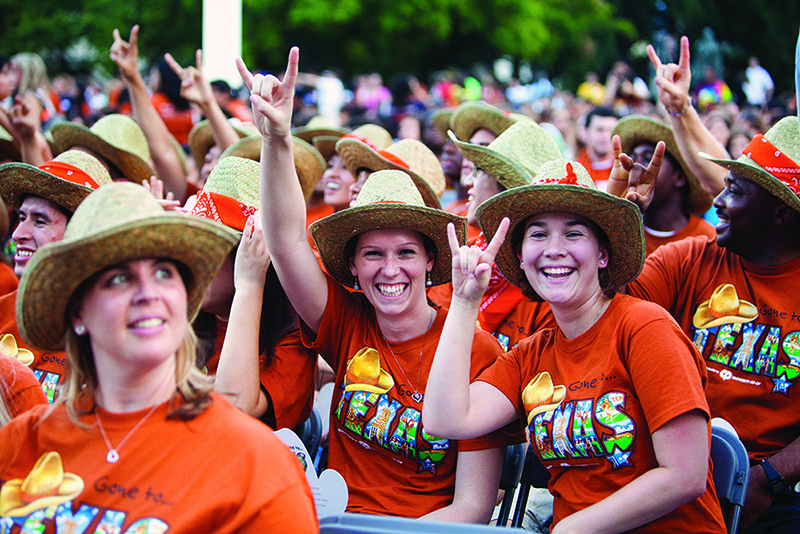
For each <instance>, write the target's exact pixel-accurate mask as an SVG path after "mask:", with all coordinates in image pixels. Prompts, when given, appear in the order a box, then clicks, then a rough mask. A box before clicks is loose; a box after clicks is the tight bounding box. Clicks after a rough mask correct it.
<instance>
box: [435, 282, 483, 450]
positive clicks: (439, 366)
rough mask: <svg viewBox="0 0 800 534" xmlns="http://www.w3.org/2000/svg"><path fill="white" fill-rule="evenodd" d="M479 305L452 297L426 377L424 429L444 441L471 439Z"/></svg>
mask: <svg viewBox="0 0 800 534" xmlns="http://www.w3.org/2000/svg"><path fill="white" fill-rule="evenodd" d="M479 304H480V303H479V302H473V301H468V300H465V299H462V298H459V297H457V296H455V295H454V296H453V299H452V300H451V303H450V309H449V311H448V313H447V319H446V320H445V323H444V327H443V328H442V334H441V336H440V337H439V345H438V347H437V348H436V355H435V357H434V359H433V364H432V365H431V370H430V374H429V375H428V385H427V386H426V388H425V403H424V405H423V408H422V420H423V422H424V424H425V428H426V430H427V431H428V432H429V433H431V434H434V435H437V436H442V437H447V438H456V439H458V438H466V437H474V436H473V435H471V433H470V429H469V428H468V426H467V421H468V416H469V408H470V402H469V401H470V395H469V392H470V354H471V351H472V341H473V338H474V336H475V326H474V325H475V323H476V321H477V320H478V308H479Z"/></svg>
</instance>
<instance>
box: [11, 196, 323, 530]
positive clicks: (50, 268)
mask: <svg viewBox="0 0 800 534" xmlns="http://www.w3.org/2000/svg"><path fill="white" fill-rule="evenodd" d="M235 242H236V238H235V236H234V235H233V234H232V233H231V232H230V231H229V230H228V229H227V228H225V227H224V226H222V225H219V224H217V223H214V222H211V221H208V220H203V219H200V218H195V217H188V216H185V215H182V214H178V213H167V212H164V211H163V210H162V209H161V207H160V205H159V204H158V202H157V201H156V200H155V199H154V198H153V197H152V196H151V195H150V194H149V193H148V192H147V191H146V190H145V189H144V188H143V187H141V186H139V185H135V184H131V183H116V184H111V185H107V186H104V187H101V188H100V189H98V190H97V191H96V192H95V193H93V194H91V195H89V196H88V197H87V199H86V200H85V201H84V202H83V203H82V204H81V205H80V206H79V208H78V209H77V210H76V211H75V214H74V215H73V217H72V219H71V221H70V225H69V226H68V228H67V231H66V233H65V234H64V239H63V241H61V242H59V243H53V244H50V245H47V246H45V247H42V248H41V249H40V250H38V251H37V253H36V255H35V256H34V257H33V258H32V259H31V262H30V264H29V265H28V268H27V269H26V270H25V276H24V277H23V279H22V280H21V282H20V289H19V298H18V301H17V302H18V304H19V307H18V321H19V327H20V332H21V333H22V336H23V337H24V338H25V340H26V341H27V342H28V343H30V344H31V345H33V346H36V347H39V348H42V349H49V350H56V349H58V348H60V347H61V346H62V344H63V341H64V339H66V352H67V358H68V360H69V366H68V368H67V373H68V377H67V383H66V389H65V391H63V392H62V394H61V396H60V397H59V399H58V401H57V403H56V404H54V406H53V408H52V409H50V410H48V409H47V407H42V408H41V409H39V408H35V409H33V410H30V411H28V412H27V413H26V414H24V415H23V416H21V417H18V418H17V419H15V420H14V421H12V422H11V423H9V424H8V425H7V426H5V427H4V428H3V429H2V430H1V431H0V479H2V480H5V481H6V482H5V483H4V485H3V487H2V490H1V491H0V516H1V517H3V518H9V520H10V521H12V522H14V523H19V524H28V523H27V522H30V521H38V522H42V523H43V524H45V525H47V524H48V523H52V524H53V525H55V524H59V525H60V524H62V523H63V522H66V523H67V524H69V523H72V524H76V525H83V528H89V527H92V525H94V526H93V527H92V528H93V529H94V530H98V531H99V530H103V529H105V528H113V529H116V530H119V531H128V530H130V531H133V530H136V529H137V528H144V529H145V530H147V531H148V532H151V531H152V532H155V531H157V532H170V533H173V532H175V533H177V532H186V533H188V532H231V533H233V532H254V531H265V532H266V531H268V532H316V530H317V521H316V515H315V512H314V505H313V502H312V499H311V493H310V490H309V488H308V485H307V483H306V480H305V476H304V474H303V472H302V470H301V469H300V466H299V463H298V462H297V461H296V459H295V457H294V456H293V455H292V453H291V452H290V451H289V450H288V449H287V448H286V447H285V446H284V445H283V444H282V443H281V442H280V441H279V440H278V439H277V438H276V437H275V436H274V435H273V434H272V432H270V430H269V429H268V428H267V427H266V426H264V425H262V424H261V423H259V422H258V421H256V420H254V419H252V418H250V417H249V416H247V415H245V414H243V413H241V412H240V411H239V410H238V409H236V408H235V407H233V406H232V405H231V404H229V403H228V402H227V401H226V400H225V399H224V398H223V397H221V396H219V395H218V394H216V393H214V392H213V391H212V390H211V388H210V382H209V380H208V379H207V378H206V377H204V376H203V375H202V374H201V373H200V371H199V370H198V368H197V367H196V365H195V357H196V356H195V337H194V333H193V332H192V330H191V327H190V326H189V317H191V316H192V315H194V314H195V313H196V311H197V309H198V308H199V306H200V303H201V302H202V299H203V294H204V293H205V290H206V288H207V287H208V284H209V283H210V282H211V280H212V278H213V277H214V274H215V273H216V271H217V269H218V268H219V266H220V264H221V263H222V260H223V259H224V257H225V256H226V254H227V253H228V251H229V250H230V248H231V246H232V245H233V244H234V243H235ZM187 466H190V467H187ZM222 489H224V491H221V490H222ZM50 507H57V508H55V515H53V514H50V513H48V514H45V509H51V508H50ZM73 510H75V512H74V513H73ZM290 510H291V512H289V511H290Z"/></svg>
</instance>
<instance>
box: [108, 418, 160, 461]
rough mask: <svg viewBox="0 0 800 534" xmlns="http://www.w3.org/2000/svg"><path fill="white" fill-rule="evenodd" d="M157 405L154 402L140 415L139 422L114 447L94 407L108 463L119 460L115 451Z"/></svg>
mask: <svg viewBox="0 0 800 534" xmlns="http://www.w3.org/2000/svg"><path fill="white" fill-rule="evenodd" d="M159 406H160V404H156V405H155V406H153V407H152V408H150V411H149V412H147V415H145V416H144V417H142V418H141V419H140V420H139V422H138V423H136V426H134V427H133V428H132V429H131V431H130V432H128V433H127V434H126V435H125V437H124V438H122V441H120V442H119V445H117V446H116V447H112V446H111V442H110V441H108V436H106V431H105V429H104V428H103V423H101V422H100V415H99V414H98V413H97V408H95V410H94V417H95V419H97V426H98V428H100V434H101V435H102V436H103V441H105V442H106V447H108V454H106V461H107V462H108V463H110V464H115V463H117V462H118V461H119V452H117V451H118V450H119V449H121V448H122V446H123V445H124V444H125V442H126V441H128V439H129V438H130V437H131V436H132V435H133V433H134V432H136V431H137V430H138V429H139V427H140V426H142V425H143V424H144V422H145V421H147V418H148V417H150V416H151V415H153V412H155V411H156V408H158V407H159Z"/></svg>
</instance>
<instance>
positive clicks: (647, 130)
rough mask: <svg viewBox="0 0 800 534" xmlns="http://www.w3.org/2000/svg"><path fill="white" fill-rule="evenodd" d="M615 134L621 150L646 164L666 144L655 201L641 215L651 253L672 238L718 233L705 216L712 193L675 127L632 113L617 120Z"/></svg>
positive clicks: (647, 246) (673, 239) (675, 239)
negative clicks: (689, 158)
mask: <svg viewBox="0 0 800 534" xmlns="http://www.w3.org/2000/svg"><path fill="white" fill-rule="evenodd" d="M613 135H619V136H620V141H621V142H622V151H623V152H624V153H625V154H629V155H630V156H631V157H632V158H633V160H634V161H638V162H639V163H642V164H643V165H647V163H648V162H649V161H650V160H651V159H652V158H653V153H654V152H655V149H656V144H657V143H658V142H659V141H664V143H666V145H667V150H666V152H665V153H664V156H665V157H664V159H663V160H662V162H661V169H660V170H659V172H658V176H657V177H656V183H655V189H654V190H653V200H652V202H650V206H649V207H648V208H647V211H646V212H644V214H643V215H642V216H643V218H644V242H645V249H646V251H647V255H648V256H649V255H650V254H652V253H653V252H654V251H655V250H656V249H657V248H658V247H660V246H661V245H666V244H667V243H672V242H673V241H680V240H681V239H685V238H687V237H692V236H700V235H702V236H708V237H713V236H714V235H716V234H715V232H714V228H713V227H712V226H711V225H710V224H708V223H707V222H705V221H704V220H703V219H702V217H703V214H704V213H705V212H706V211H708V209H709V208H710V207H711V201H712V198H711V195H709V194H708V192H706V190H705V189H703V185H702V184H701V183H700V179H699V178H698V177H697V175H695V173H694V172H693V171H692V169H691V168H690V167H689V165H688V164H687V163H686V160H685V159H684V158H683V155H682V154H681V150H680V147H679V146H678V143H677V141H676V140H675V134H674V132H673V131H672V128H670V127H669V126H667V125H666V124H664V123H662V122H659V121H655V120H653V119H650V118H648V117H643V116H638V115H631V116H628V117H625V118H623V119H622V120H620V121H619V122H618V123H617V126H616V127H615V128H614V131H613V132H612V136H613Z"/></svg>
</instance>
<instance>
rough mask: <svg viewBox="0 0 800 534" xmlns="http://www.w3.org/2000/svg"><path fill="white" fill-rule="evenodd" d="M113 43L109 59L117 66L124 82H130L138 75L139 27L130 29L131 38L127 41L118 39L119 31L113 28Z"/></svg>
mask: <svg viewBox="0 0 800 534" xmlns="http://www.w3.org/2000/svg"><path fill="white" fill-rule="evenodd" d="M113 35H114V43H113V44H112V45H111V52H110V53H109V57H110V58H111V61H113V62H114V63H116V64H117V67H119V72H120V74H122V77H123V78H125V79H126V80H132V79H134V78H135V77H136V75H138V74H139V49H138V47H137V40H138V36H139V25H138V24H137V25H135V26H134V27H133V28H131V36H130V37H129V39H128V41H125V40H124V39H122V37H120V35H119V30H118V29H116V28H114V32H113Z"/></svg>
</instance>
